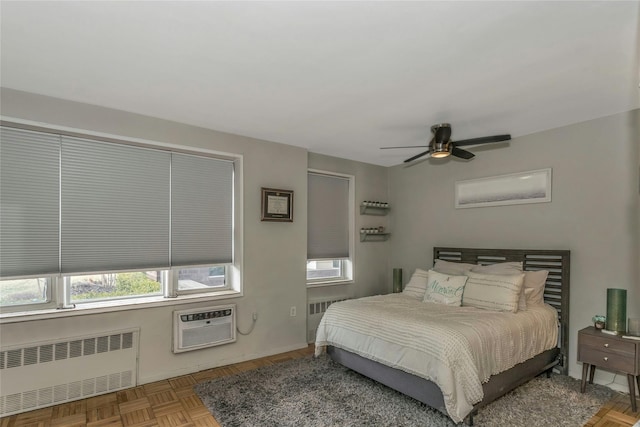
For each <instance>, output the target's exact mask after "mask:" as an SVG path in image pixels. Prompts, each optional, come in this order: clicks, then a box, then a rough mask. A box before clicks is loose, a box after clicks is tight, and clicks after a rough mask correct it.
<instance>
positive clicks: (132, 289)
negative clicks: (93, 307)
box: [66, 270, 164, 303]
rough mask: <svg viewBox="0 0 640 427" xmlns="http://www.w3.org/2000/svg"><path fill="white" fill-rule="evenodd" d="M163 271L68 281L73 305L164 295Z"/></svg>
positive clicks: (73, 277)
mask: <svg viewBox="0 0 640 427" xmlns="http://www.w3.org/2000/svg"><path fill="white" fill-rule="evenodd" d="M163 276H164V274H163V271H162V270H161V271H134V272H126V273H104V274H88V275H84V276H70V277H67V278H66V280H67V282H68V288H69V292H70V302H71V303H82V302H92V301H100V300H107V299H114V298H129V297H144V296H158V295H162V289H163Z"/></svg>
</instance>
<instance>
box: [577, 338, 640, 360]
mask: <svg viewBox="0 0 640 427" xmlns="http://www.w3.org/2000/svg"><path fill="white" fill-rule="evenodd" d="M578 341H579V345H580V346H585V347H588V348H593V349H607V350H609V351H613V352H616V353H626V354H629V355H634V354H635V352H636V345H635V344H634V343H633V342H629V341H623V340H621V339H619V338H618V337H612V336H607V335H605V334H601V335H600V336H594V335H587V334H579V335H578Z"/></svg>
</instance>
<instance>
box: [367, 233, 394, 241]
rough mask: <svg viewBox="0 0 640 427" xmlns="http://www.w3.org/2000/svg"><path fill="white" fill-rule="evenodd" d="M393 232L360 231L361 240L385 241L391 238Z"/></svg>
mask: <svg viewBox="0 0 640 427" xmlns="http://www.w3.org/2000/svg"><path fill="white" fill-rule="evenodd" d="M389 236H391V233H360V241H361V242H367V241H368V242H384V241H385V240H387V239H389Z"/></svg>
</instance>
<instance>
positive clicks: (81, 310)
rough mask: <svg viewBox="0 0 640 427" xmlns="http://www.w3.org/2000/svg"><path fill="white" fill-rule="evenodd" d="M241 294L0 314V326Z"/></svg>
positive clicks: (221, 294) (210, 294) (226, 292)
mask: <svg viewBox="0 0 640 427" xmlns="http://www.w3.org/2000/svg"><path fill="white" fill-rule="evenodd" d="M242 295H243V294H242V292H238V291H234V290H226V291H218V292H215V293H211V292H207V293H197V294H189V295H180V296H178V297H175V298H164V297H161V296H156V297H148V298H136V299H135V300H134V299H131V300H113V301H101V302H95V303H86V304H77V305H76V306H75V307H74V308H68V309H44V310H32V311H14V312H9V313H1V314H0V324H8V323H18V322H25V321H33V320H44V319H58V318H61V317H73V316H84V315H89V314H100V313H111V312H117V311H124V310H140V309H144V308H153V307H167V306H169V307H170V306H174V305H180V304H189V303H194V302H204V301H216V300H222V299H228V298H238V297H241V296H242Z"/></svg>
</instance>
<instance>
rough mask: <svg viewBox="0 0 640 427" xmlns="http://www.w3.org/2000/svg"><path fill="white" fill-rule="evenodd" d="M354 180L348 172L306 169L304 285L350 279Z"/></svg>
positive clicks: (351, 275)
mask: <svg viewBox="0 0 640 427" xmlns="http://www.w3.org/2000/svg"><path fill="white" fill-rule="evenodd" d="M354 181H355V178H354V177H353V176H351V175H342V174H335V173H330V172H321V171H309V174H308V181H307V184H308V193H307V285H308V286H322V285H324V284H327V285H332V284H335V283H337V282H346V281H351V280H353V265H352V256H353V234H354V212H355V208H354V200H355V197H354V184H355V182H354Z"/></svg>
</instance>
